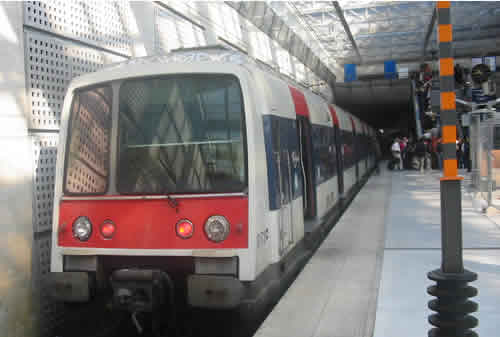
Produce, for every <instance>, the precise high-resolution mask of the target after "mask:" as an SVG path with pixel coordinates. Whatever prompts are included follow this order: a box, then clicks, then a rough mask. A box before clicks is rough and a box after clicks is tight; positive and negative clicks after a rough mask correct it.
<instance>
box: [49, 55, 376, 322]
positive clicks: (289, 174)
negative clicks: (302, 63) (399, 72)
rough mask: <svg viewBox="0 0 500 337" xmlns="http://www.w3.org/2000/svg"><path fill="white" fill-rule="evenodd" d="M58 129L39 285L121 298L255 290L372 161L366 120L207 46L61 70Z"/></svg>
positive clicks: (155, 299) (66, 297)
mask: <svg viewBox="0 0 500 337" xmlns="http://www.w3.org/2000/svg"><path fill="white" fill-rule="evenodd" d="M59 137H60V142H59V145H58V153H57V164H56V180H55V193H54V208H53V236H52V251H51V273H50V289H51V294H52V296H53V297H54V298H55V299H56V300H58V301H62V302H76V303H87V302H91V301H92V300H93V298H95V296H97V295H96V294H99V293H101V292H107V293H109V294H110V298H111V300H112V303H113V306H114V307H116V308H117V309H119V310H125V311H129V312H131V313H137V312H154V311H155V310H161V308H164V307H165V306H167V307H168V306H172V305H175V303H173V301H174V298H175V301H184V302H185V303H187V304H188V305H189V306H191V307H195V308H206V309H235V308H238V307H240V306H242V305H249V304H251V303H256V302H259V301H261V300H262V299H263V298H265V297H266V296H268V295H269V292H270V291H272V289H273V287H275V286H276V285H277V284H279V283H280V281H281V280H282V279H283V277H284V275H289V270H291V269H294V266H297V265H298V264H297V263H295V262H296V260H297V259H300V255H301V254H299V253H297V252H299V251H300V250H301V249H302V248H303V247H304V242H305V241H306V240H307V239H308V238H315V239H314V240H320V239H321V236H320V235H316V236H315V235H314V234H315V233H318V232H320V229H321V228H322V229H323V233H324V228H325V226H326V223H327V222H328V221H329V220H328V219H330V218H331V214H333V213H334V212H335V211H336V210H338V209H339V207H340V205H341V204H342V202H343V201H344V200H347V199H349V198H350V197H352V195H353V194H354V192H355V191H356V188H359V185H360V184H361V182H362V181H363V180H366V178H367V177H368V175H369V174H370V172H372V170H373V169H374V167H375V165H376V161H377V158H376V155H375V154H376V149H375V147H376V145H377V136H376V131H375V130H373V129H372V128H371V127H369V126H368V125H367V124H366V123H364V122H363V121H361V120H360V119H358V118H357V117H355V116H354V115H352V114H350V113H348V112H347V111H345V110H343V109H342V108H340V107H338V106H335V105H333V104H329V103H328V101H327V100H326V99H325V98H324V97H322V96H320V95H317V94H315V93H313V92H312V91H309V90H308V89H307V88H304V87H301V86H300V85H298V84H296V83H293V82H292V81H290V80H287V79H285V78H283V77H282V76H280V75H279V74H277V73H276V72H275V71H272V70H270V69H269V68H268V67H267V66H265V65H263V64H261V63H260V62H258V61H256V60H255V59H253V58H251V57H249V56H247V55H245V54H243V53H241V52H238V51H234V50H229V49H225V48H218V47H209V48H199V49H194V50H193V49H190V50H179V51H177V52H173V53H169V54H166V55H158V56H148V57H142V58H136V59H131V60H128V61H125V62H121V63H118V64H113V65H110V66H107V67H104V68H103V69H101V70H98V71H96V72H94V73H89V74H85V75H82V76H80V77H77V78H75V79H74V80H73V81H72V82H71V83H70V85H69V87H68V90H67V93H66V96H65V99H64V104H63V108H62V116H61V128H60V136H59ZM309 240H310V239H309ZM301 247H302V248H301Z"/></svg>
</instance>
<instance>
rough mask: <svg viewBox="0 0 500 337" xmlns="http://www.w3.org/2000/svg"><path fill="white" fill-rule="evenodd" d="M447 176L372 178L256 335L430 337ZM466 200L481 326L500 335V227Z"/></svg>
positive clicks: (487, 336) (469, 264) (469, 263)
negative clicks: (442, 181) (431, 289)
mask: <svg viewBox="0 0 500 337" xmlns="http://www.w3.org/2000/svg"><path fill="white" fill-rule="evenodd" d="M439 177H440V174H439V173H438V172H435V171H434V172H429V173H427V174H425V175H421V174H419V173H416V172H414V171H412V172H410V171H402V172H388V171H382V174H381V175H379V176H373V177H372V178H370V180H369V181H368V183H367V184H366V185H365V186H364V187H363V189H362V191H361V192H360V193H359V194H358V195H357V196H356V198H355V199H354V201H353V202H352V204H351V206H350V207H349V209H348V210H347V211H346V212H345V213H344V215H343V216H342V218H341V219H340V220H339V222H338V223H337V225H336V226H335V228H334V229H333V230H332V232H331V233H330V234H329V235H328V237H327V238H326V239H325V241H324V242H323V244H322V246H321V247H320V248H319V249H318V251H317V252H316V254H315V255H314V256H313V257H312V258H311V260H310V261H309V263H308V264H307V266H306V267H305V268H304V270H303V271H302V272H301V274H300V275H299V276H298V277H297V279H296V280H295V281H294V283H293V284H292V285H291V286H290V288H289V289H288V291H287V292H286V293H285V295H284V296H283V297H282V299H281V300H280V302H279V303H278V304H277V305H276V307H275V308H274V309H273V311H272V312H271V314H270V315H269V316H268V317H267V319H266V320H265V321H264V323H263V324H262V325H261V327H260V328H259V330H258V331H257V333H256V334H255V336H257V337H278V336H290V337H291V336H297V337H308V336H311V337H358V336H359V337H372V336H373V337H401V336H405V337H422V336H426V335H427V331H428V330H429V329H430V328H431V326H430V325H429V324H428V323H427V316H428V315H429V314H431V311H430V310H429V309H427V302H428V301H429V300H430V299H431V296H429V295H427V293H426V289H427V287H428V286H429V285H431V284H432V282H431V281H430V280H428V279H427V277H426V274H427V272H428V271H430V270H432V269H436V268H438V267H439V266H440V259H441V251H440V242H441V241H440V240H441V239H440V216H441V215H440V208H439V207H440V200H439V196H440V193H439ZM463 185H464V186H466V185H467V181H465V182H464V184H463ZM462 201H463V202H462V208H463V210H462V211H463V219H462V222H463V237H464V248H465V251H464V262H465V265H466V268H468V269H469V270H471V271H474V272H476V273H478V276H479V279H478V281H476V282H474V286H476V287H478V289H479V295H478V297H476V301H477V302H479V312H478V313H476V314H475V316H476V317H478V318H479V327H478V328H476V329H475V331H476V332H478V333H479V335H480V336H481V337H498V336H499V332H498V331H499V328H500V323H499V322H500V309H499V307H498V304H499V303H500V226H499V225H497V224H496V223H495V222H493V221H492V220H491V219H490V218H488V217H487V216H486V215H484V214H482V213H480V212H479V211H476V210H474V209H473V207H472V205H473V203H472V200H471V198H470V195H468V194H467V193H466V190H465V188H463V196H462Z"/></svg>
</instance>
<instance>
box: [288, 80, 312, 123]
mask: <svg viewBox="0 0 500 337" xmlns="http://www.w3.org/2000/svg"><path fill="white" fill-rule="evenodd" d="M288 87H289V88H290V93H291V94H292V100H293V104H294V105H295V113H296V114H297V115H301V116H304V117H307V118H309V108H308V107H307V102H306V97H305V96H304V94H303V93H302V92H301V91H299V90H298V89H296V88H294V87H292V86H288Z"/></svg>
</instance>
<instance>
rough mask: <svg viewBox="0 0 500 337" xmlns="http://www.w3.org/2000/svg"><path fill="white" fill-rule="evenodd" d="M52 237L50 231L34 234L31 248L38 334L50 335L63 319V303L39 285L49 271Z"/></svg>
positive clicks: (51, 336)
mask: <svg viewBox="0 0 500 337" xmlns="http://www.w3.org/2000/svg"><path fill="white" fill-rule="evenodd" d="M51 242H52V237H51V233H50V232H46V233H43V234H42V235H40V236H36V237H35V240H34V249H33V283H34V288H35V290H36V291H37V293H38V296H39V301H38V308H39V310H40V312H41V313H42V316H41V317H40V320H39V328H40V336H50V337H53V335H52V330H53V328H54V327H55V326H57V325H58V324H60V323H61V322H62V321H63V320H64V305H63V304H61V303H56V302H54V301H52V300H51V299H50V298H49V296H48V294H47V292H46V291H44V289H43V288H41V287H40V285H42V284H43V281H42V280H43V278H44V277H45V276H46V275H47V274H48V273H49V272H50V249H51Z"/></svg>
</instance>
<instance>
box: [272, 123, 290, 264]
mask: <svg viewBox="0 0 500 337" xmlns="http://www.w3.org/2000/svg"><path fill="white" fill-rule="evenodd" d="M273 122H274V124H275V125H274V127H273V154H274V156H275V158H274V160H275V161H276V168H277V180H278V184H277V185H278V186H277V187H278V199H279V203H280V209H279V224H278V226H279V240H280V244H279V254H280V255H282V254H283V253H285V252H286V250H287V248H288V247H289V246H290V245H291V244H292V243H293V228H294V226H293V225H294V224H293V221H294V219H293V216H292V214H293V213H292V212H293V209H292V200H293V197H292V182H293V176H292V163H291V158H290V149H289V140H288V135H289V132H288V130H287V123H285V121H280V120H279V119H274V121H273Z"/></svg>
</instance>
